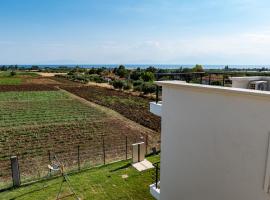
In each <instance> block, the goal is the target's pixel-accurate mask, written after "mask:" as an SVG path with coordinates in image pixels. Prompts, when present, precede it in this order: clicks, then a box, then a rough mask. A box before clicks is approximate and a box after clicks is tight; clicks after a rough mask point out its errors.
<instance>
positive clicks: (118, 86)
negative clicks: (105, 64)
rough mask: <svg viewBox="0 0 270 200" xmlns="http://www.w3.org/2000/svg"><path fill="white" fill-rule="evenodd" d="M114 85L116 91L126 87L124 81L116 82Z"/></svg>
mask: <svg viewBox="0 0 270 200" xmlns="http://www.w3.org/2000/svg"><path fill="white" fill-rule="evenodd" d="M112 85H113V87H114V88H115V89H122V88H123V87H124V81H121V80H114V81H113V83H112Z"/></svg>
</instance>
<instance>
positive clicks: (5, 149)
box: [0, 85, 159, 188]
mask: <svg viewBox="0 0 270 200" xmlns="http://www.w3.org/2000/svg"><path fill="white" fill-rule="evenodd" d="M27 87H29V88H28V89H29V90H30V91H27ZM39 87H41V91H38V88H39ZM46 87H47V86H45V85H44V86H38V85H36V86H34V85H32V87H31V86H23V85H21V86H20V87H19V86H14V87H9V86H2V87H0V91H5V92H0V110H1V116H0V131H1V135H0V188H1V186H2V187H4V186H3V182H5V184H6V183H11V172H10V160H9V159H10V156H11V155H17V156H18V157H19V163H20V171H21V176H22V181H23V182H26V181H28V180H33V179H36V178H37V179H38V178H41V177H44V176H45V175H46V173H47V171H48V170H47V164H48V163H49V161H50V159H51V155H53V154H57V156H58V157H59V158H60V159H61V160H62V162H64V163H65V164H66V166H68V167H69V168H70V170H72V169H73V168H75V167H77V166H78V164H80V167H89V166H95V165H99V164H104V163H105V162H106V163H109V162H112V161H116V160H122V159H125V158H127V157H130V156H131V148H130V147H131V144H132V143H134V142H138V141H145V140H146V139H147V144H148V149H149V151H150V149H151V148H152V147H157V148H158V141H159V136H158V134H156V132H154V131H152V130H150V129H147V128H144V127H143V126H140V125H138V124H136V123H134V122H132V121H129V120H127V119H126V118H124V117H122V116H120V115H119V114H118V113H114V112H112V111H106V109H104V108H100V107H99V106H98V105H90V104H86V103H84V102H83V101H80V100H78V99H76V98H73V97H72V96H71V95H69V94H67V93H66V92H63V91H59V90H56V89H55V88H53V87H48V88H47V89H46ZM14 88H15V89H14ZM16 88H17V89H16ZM31 88H32V89H33V90H32V89H31ZM17 90H18V91H17ZM46 90H47V91H46ZM126 147H128V149H126ZM78 151H79V152H78ZM78 155H79V156H80V160H79V161H78ZM78 162H80V163H78ZM1 184H2V185H1Z"/></svg>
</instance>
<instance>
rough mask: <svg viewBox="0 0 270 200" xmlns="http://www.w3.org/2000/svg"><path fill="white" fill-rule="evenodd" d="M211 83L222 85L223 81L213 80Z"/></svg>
mask: <svg viewBox="0 0 270 200" xmlns="http://www.w3.org/2000/svg"><path fill="white" fill-rule="evenodd" d="M211 85H222V82H221V81H211Z"/></svg>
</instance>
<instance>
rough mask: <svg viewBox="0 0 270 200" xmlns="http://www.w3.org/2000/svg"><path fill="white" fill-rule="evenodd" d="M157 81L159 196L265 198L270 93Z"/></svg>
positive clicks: (169, 199)
mask: <svg viewBox="0 0 270 200" xmlns="http://www.w3.org/2000/svg"><path fill="white" fill-rule="evenodd" d="M160 85H162V86H163V95H162V97H163V105H162V134H161V135H162V139H161V141H162V143H161V149H162V151H161V200H267V199H270V195H269V194H266V193H265V192H264V190H263V184H264V176H265V165H266V157H267V146H268V134H269V131H270V93H267V92H265V93H263V92H257V91H254V92H245V91H244V92H243V90H239V92H238V91H237V89H228V90H224V89H219V88H218V89H213V87H211V86H192V87H191V86H188V84H182V85H177V84H175V83H173V84H165V83H164V82H162V83H160Z"/></svg>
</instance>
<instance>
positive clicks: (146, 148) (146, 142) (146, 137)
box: [145, 135, 148, 155]
mask: <svg viewBox="0 0 270 200" xmlns="http://www.w3.org/2000/svg"><path fill="white" fill-rule="evenodd" d="M145 152H146V155H147V154H148V135H146V136H145Z"/></svg>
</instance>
